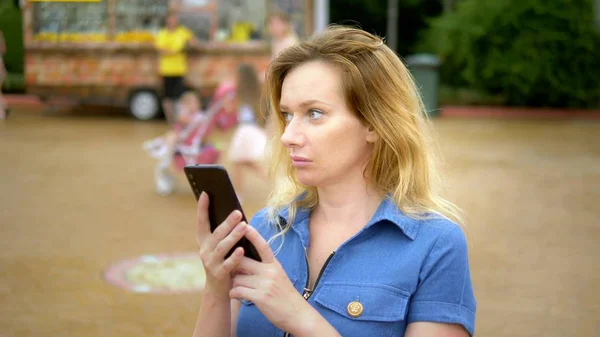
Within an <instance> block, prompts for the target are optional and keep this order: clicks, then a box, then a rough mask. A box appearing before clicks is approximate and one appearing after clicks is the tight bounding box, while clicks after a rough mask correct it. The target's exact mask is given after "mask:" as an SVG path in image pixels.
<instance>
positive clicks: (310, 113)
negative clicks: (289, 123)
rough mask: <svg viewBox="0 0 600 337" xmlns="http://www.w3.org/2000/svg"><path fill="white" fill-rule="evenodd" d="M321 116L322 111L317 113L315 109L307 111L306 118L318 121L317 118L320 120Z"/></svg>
mask: <svg viewBox="0 0 600 337" xmlns="http://www.w3.org/2000/svg"><path fill="white" fill-rule="evenodd" d="M321 116H323V112H322V111H319V110H316V109H310V110H309V111H308V117H309V118H310V119H319V118H321Z"/></svg>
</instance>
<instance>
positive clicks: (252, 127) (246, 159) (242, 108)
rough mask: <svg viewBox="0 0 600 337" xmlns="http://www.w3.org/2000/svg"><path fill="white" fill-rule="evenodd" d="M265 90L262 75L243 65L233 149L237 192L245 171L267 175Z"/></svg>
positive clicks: (230, 152) (239, 68)
mask: <svg viewBox="0 0 600 337" xmlns="http://www.w3.org/2000/svg"><path fill="white" fill-rule="evenodd" d="M260 99H261V87H260V83H259V80H258V74H257V73H256V71H255V70H254V68H253V67H252V66H251V65H249V64H241V65H240V66H239V67H238V71H237V103H238V105H237V110H238V116H237V119H238V126H237V127H236V129H235V131H234V133H233V136H232V139H231V144H230V147H229V161H230V162H231V163H232V164H233V165H232V166H233V167H232V172H231V173H232V174H231V175H232V182H233V185H234V186H235V188H236V190H237V191H241V190H242V173H243V170H244V169H245V168H246V169H250V170H252V171H254V172H255V173H257V174H258V175H259V176H260V177H261V178H263V179H266V177H267V174H266V171H265V170H264V168H263V167H262V161H263V159H264V153H265V146H266V143H267V136H266V133H265V131H264V129H263V127H264V125H265V118H264V115H263V114H262V113H261V110H260Z"/></svg>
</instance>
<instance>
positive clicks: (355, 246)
mask: <svg viewBox="0 0 600 337" xmlns="http://www.w3.org/2000/svg"><path fill="white" fill-rule="evenodd" d="M266 84H267V88H266V90H267V92H266V93H267V95H268V97H269V105H270V107H271V109H272V112H271V116H272V118H273V119H274V122H273V127H274V132H275V137H274V138H273V140H272V143H271V146H272V156H271V158H272V164H271V167H270V168H271V176H272V178H273V180H274V181H273V184H274V185H273V191H272V194H271V196H270V199H269V201H268V206H267V208H265V209H264V210H262V211H260V212H258V213H257V214H256V215H255V216H254V218H253V219H252V220H251V222H250V224H249V225H248V224H245V223H243V222H240V221H241V220H240V218H241V216H240V214H239V212H234V213H232V214H231V215H230V216H229V218H228V219H227V220H226V221H225V222H224V223H222V224H221V225H220V226H219V227H218V228H217V230H216V231H215V232H214V233H210V231H209V223H208V220H207V219H208V217H207V206H208V203H209V202H210V201H209V200H208V197H207V196H206V194H203V195H202V196H201V198H200V200H199V202H198V236H197V241H198V244H199V251H200V257H201V259H202V262H203V264H204V266H205V269H206V289H205V292H204V296H203V299H202V303H201V307H200V313H199V315H198V320H197V325H196V330H195V336H196V337H200V336H211V337H221V336H222V337H225V336H246V337H254V336H256V337H258V336H290V335H293V336H295V337H301V336H319V337H325V336H344V337H352V336H385V337H388V336H407V337H419V336H445V337H450V336H451V337H465V336H470V335H473V333H474V325H475V311H476V302H475V296H474V294H473V288H472V283H471V277H470V270H469V261H468V252H467V243H466V240H465V235H464V234H463V231H462V230H461V227H460V226H459V223H460V221H461V220H460V216H459V212H458V210H457V209H456V208H455V207H454V206H453V205H452V204H451V203H449V202H448V201H445V200H444V199H443V198H442V197H441V196H440V195H439V194H438V187H437V185H436V184H437V173H436V171H435V168H434V165H433V164H434V162H435V160H434V152H433V150H432V148H431V145H430V139H429V138H430V137H429V133H428V131H427V130H428V128H427V121H426V119H425V117H424V114H423V104H422V101H421V99H420V97H419V93H418V91H417V89H416V87H415V84H414V82H413V80H412V78H411V76H410V75H409V72H408V71H407V69H406V67H405V66H404V65H403V64H402V62H401V61H400V60H399V59H398V58H397V56H396V55H395V54H394V52H393V51H392V50H390V49H389V48H388V47H387V46H386V45H385V44H384V43H383V41H382V40H381V39H380V38H379V37H376V36H373V35H371V34H369V33H366V32H364V31H362V30H358V29H353V28H345V27H331V28H328V29H327V30H325V31H323V32H322V33H319V34H317V35H315V36H313V37H312V38H310V39H309V40H308V41H306V42H302V43H300V44H299V45H297V46H293V47H291V48H288V49H287V50H285V51H284V52H282V53H281V54H280V55H279V57H278V58H277V59H275V60H274V61H273V62H272V64H271V65H270V68H269V70H268V77H267V83H266ZM241 237H246V238H247V239H248V240H249V241H250V242H252V243H253V245H254V246H255V247H256V248H257V250H258V252H259V253H260V257H261V262H257V261H255V260H251V259H249V258H246V257H244V256H243V253H244V252H243V249H242V248H237V249H236V250H235V251H234V253H233V254H232V255H231V256H230V257H228V258H226V259H225V258H224V257H225V255H226V253H227V252H228V251H229V250H230V248H231V247H233V245H234V244H235V243H236V242H237V241H238V240H239V239H240V238H241Z"/></svg>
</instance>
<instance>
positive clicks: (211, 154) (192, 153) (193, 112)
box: [144, 92, 232, 195]
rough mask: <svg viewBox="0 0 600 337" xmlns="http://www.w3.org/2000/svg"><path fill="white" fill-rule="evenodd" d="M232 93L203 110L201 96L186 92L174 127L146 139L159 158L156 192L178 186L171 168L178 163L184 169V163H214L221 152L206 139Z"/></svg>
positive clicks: (153, 155)
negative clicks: (156, 136) (160, 134)
mask: <svg viewBox="0 0 600 337" xmlns="http://www.w3.org/2000/svg"><path fill="white" fill-rule="evenodd" d="M231 98H232V97H231V95H230V96H225V97H223V99H222V100H221V101H219V102H216V104H213V106H211V108H210V109H209V110H208V111H207V112H205V113H204V112H202V111H201V110H200V100H199V98H198V96H197V95H196V94H195V93H193V92H187V93H185V94H183V95H182V96H181V98H180V99H179V102H178V104H179V109H178V110H179V113H178V115H177V121H176V123H175V125H174V127H173V130H171V131H169V132H167V133H166V134H165V135H163V136H161V137H158V138H155V139H152V140H149V141H147V142H145V143H144V148H145V149H146V150H147V151H148V152H149V154H150V155H151V156H152V157H154V158H157V159H159V162H158V165H157V166H156V169H155V186H156V192H157V193H158V194H160V195H168V194H171V193H172V192H173V190H174V187H175V179H174V177H173V174H172V171H171V168H172V167H173V166H175V168H177V169H178V170H180V171H181V170H183V167H184V166H185V165H191V164H214V163H216V162H217V160H218V158H219V152H218V151H217V150H216V149H215V148H214V147H212V146H211V145H209V144H205V143H204V139H205V137H206V136H207V134H208V132H209V131H210V130H209V129H210V126H211V124H212V119H213V117H214V115H215V113H216V112H217V111H218V110H219V109H220V108H221V105H222V104H223V103H224V102H227V101H228V100H231Z"/></svg>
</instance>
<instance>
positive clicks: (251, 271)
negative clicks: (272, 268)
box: [235, 256, 263, 275]
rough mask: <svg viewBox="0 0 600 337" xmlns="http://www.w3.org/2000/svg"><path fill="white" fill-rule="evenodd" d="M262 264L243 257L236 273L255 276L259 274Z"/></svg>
mask: <svg viewBox="0 0 600 337" xmlns="http://www.w3.org/2000/svg"><path fill="white" fill-rule="evenodd" d="M262 266H263V264H262V263H261V262H258V261H256V260H254V259H251V258H249V257H245V256H244V257H243V258H242V260H241V261H240V263H239V264H238V266H237V268H236V270H235V271H236V273H240V274H247V275H256V274H259V273H260V270H261V268H262Z"/></svg>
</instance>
